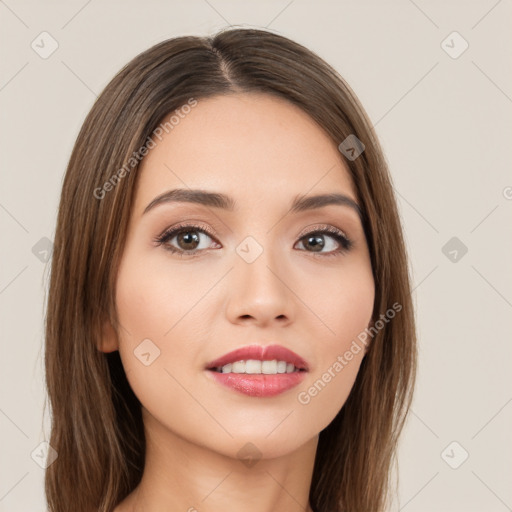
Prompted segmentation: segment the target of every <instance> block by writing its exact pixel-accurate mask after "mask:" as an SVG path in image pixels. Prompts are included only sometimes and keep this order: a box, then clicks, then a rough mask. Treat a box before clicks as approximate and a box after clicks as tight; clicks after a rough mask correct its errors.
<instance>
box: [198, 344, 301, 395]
mask: <svg viewBox="0 0 512 512" xmlns="http://www.w3.org/2000/svg"><path fill="white" fill-rule="evenodd" d="M206 369H207V370H208V371H209V372H208V373H209V375H211V377H212V378H213V379H214V380H215V381H216V382H218V383H220V384H223V385H224V386H227V387H230V388H232V389H234V390H235V391H238V392H240V393H243V394H245V395H248V396H254V397H271V396H276V395H278V394H280V393H283V392H284V391H287V390H289V389H291V388H293V387H295V386H297V385H298V384H299V383H300V382H301V381H302V380H303V379H304V378H305V375H306V372H307V371H308V370H309V367H308V364H307V362H306V361H305V360H304V359H303V358H302V357H300V356H299V355H297V354H296V353H295V352H292V351H291V350H289V349H287V348H285V347H282V346H280V345H268V346H261V345H250V346H248V347H242V348H239V349H236V350H233V351H232V352H229V353H228V354H225V355H223V356H221V357H219V358H218V359H216V360H214V361H211V362H210V363H208V364H207V365H206Z"/></svg>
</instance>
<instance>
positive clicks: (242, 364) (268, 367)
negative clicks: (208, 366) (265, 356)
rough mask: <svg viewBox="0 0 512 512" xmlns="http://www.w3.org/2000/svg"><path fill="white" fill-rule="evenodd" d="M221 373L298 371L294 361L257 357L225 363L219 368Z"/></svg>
mask: <svg viewBox="0 0 512 512" xmlns="http://www.w3.org/2000/svg"><path fill="white" fill-rule="evenodd" d="M217 371H220V372H221V373H248V374H264V375H276V374H278V373H293V372H294V371H298V370H297V369H296V368H295V366H294V365H293V364H292V363H287V362H286V361H277V360H275V359H274V360H273V361H259V360H257V359H248V360H247V361H235V362H234V363H228V364H225V365H224V366H223V367H222V368H217Z"/></svg>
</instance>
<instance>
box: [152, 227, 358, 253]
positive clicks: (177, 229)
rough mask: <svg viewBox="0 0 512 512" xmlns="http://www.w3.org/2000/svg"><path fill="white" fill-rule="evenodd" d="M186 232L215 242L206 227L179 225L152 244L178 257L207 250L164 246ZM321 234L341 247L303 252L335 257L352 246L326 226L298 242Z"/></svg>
mask: <svg viewBox="0 0 512 512" xmlns="http://www.w3.org/2000/svg"><path fill="white" fill-rule="evenodd" d="M187 231H198V232H200V233H204V234H205V235H208V236H209V237H210V238H212V239H213V240H215V236H214V234H213V233H212V231H211V230H210V229H208V228H206V227H202V226H198V225H195V224H180V225H178V226H175V227H173V228H170V229H168V230H166V231H164V232H163V233H162V234H161V235H159V236H157V237H156V238H155V239H154V242H155V244H156V246H157V247H158V246H161V245H164V244H165V246H164V249H165V250H167V251H170V252H171V253H173V254H176V255H178V256H180V257H187V258H193V257H195V256H198V255H199V254H200V253H201V252H202V251H205V250H207V249H199V250H195V251H196V252H191V251H183V250H182V249H177V248H176V247H173V246H172V245H167V244H166V242H168V241H169V240H172V239H173V238H174V237H175V236H176V235H179V234H180V233H182V232H187ZM323 234H328V235H329V236H331V237H332V238H334V239H335V240H336V241H337V242H338V243H339V244H340V246H341V247H340V248H338V249H335V250H333V251H330V252H327V253H315V252H311V251H304V252H310V253H311V254H312V255H313V256H315V257H318V256H319V257H335V256H340V255H342V254H344V253H345V252H348V251H349V250H350V249H351V248H352V246H353V242H352V240H350V239H349V238H348V237H347V235H345V233H343V231H341V230H339V229H338V228H335V227H332V226H327V227H324V228H319V229H314V230H312V231H309V232H307V233H305V234H303V235H302V236H301V237H300V238H299V241H301V240H303V239H305V238H307V237H308V236H312V235H323ZM215 241H216V240H215ZM217 243H218V242H217Z"/></svg>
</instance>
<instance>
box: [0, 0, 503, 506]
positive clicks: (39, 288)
mask: <svg viewBox="0 0 512 512" xmlns="http://www.w3.org/2000/svg"><path fill="white" fill-rule="evenodd" d="M511 19H512V5H511V2H510V0H503V1H496V0H479V1H471V2H469V1H465V2H463V1H458V2H455V1H449V2H446V1H440V0H437V1H426V0H415V1H412V0H393V1H385V2H384V1H380V2H379V1H373V2H368V1H366V2H357V1H342V2H335V1H326V0H324V1H314V2H313V1H305V0H292V1H290V0H279V1H274V2H271V1H268V0H265V1H261V0H260V1H247V2H235V1H234V0H208V1H206V0H193V1H190V2H186V3H185V2H177V1H171V2H164V1H157V0H153V1H147V2H137V1H136V0H123V1H99V0H89V1H85V0H71V1H66V2H64V1H61V2H57V1H44V2H41V1H35V0H34V1H28V0H25V1H23V0H19V1H15V0H5V1H2V0H0V20H1V21H0V24H1V31H0V43H1V46H0V47H1V52H2V54H1V75H0V105H1V109H2V117H1V136H0V144H1V146H0V149H1V159H2V173H1V180H2V181H1V188H0V223H1V229H2V236H1V240H2V246H3V247H2V259H1V270H0V304H1V320H2V324H1V332H2V345H1V346H2V352H1V358H0V379H1V396H0V433H1V434H0V446H1V453H2V455H1V462H0V465H1V467H0V511H9V512H15V511H20V512H21V511H23V512H26V511H39V510H40V511H43V510H45V505H44V497H43V475H44V471H43V469H42V468H41V467H39V465H38V464H36V462H35V461H34V460H33V458H31V454H34V453H35V454H37V453H38V452H37V450H38V446H39V444H40V443H41V442H42V441H43V440H44V439H45V433H44V431H45V428H46V430H47V426H48V424H47V422H46V426H45V425H44V422H43V417H42V411H43V405H44V398H45V392H44V380H43V371H42V357H43V341H44V340H43V332H44V331H43V321H44V301H45V289H46V279H47V274H48V266H49V262H45V261H44V260H45V257H46V254H47V252H45V251H47V249H48V248H49V247H51V240H53V234H54V229H55V218H56V209H57V206H58V201H59V195H60V187H61V183H62V178H63V175H64V171H65V168H66V165H67V161H68V159H69V156H70V152H71V149H72V146H73V144H74V141H75V138H76V136H77V134H78V130H79V129H80V126H81V124H82V122H83V120H84V117H85V115H86V113H87V112H88V110H89V109H90V107H91V106H92V103H93V101H94V100H95V97H96V96H97V95H98V94H99V93H100V92H101V90H102V89H103V88H104V87H105V85H106V84H107V83H108V82H109V81H110V79H111V78H112V77H113V76H114V74H115V73H116V72H117V71H118V70H119V69H120V68H121V67H122V66H123V65H124V64H125V63H126V62H128V61H129V60H130V59H132V58H133V57H134V56H135V55H136V54H138V53H139V52H141V51H143V50H145V49H147V48H148V47H150V46H152V45H153V44H155V43H158V42H160V41H162V40H164V39H167V38H170V37H175V36H179V35H206V34H211V33H213V32H215V31H217V30H218V29H220V28H222V27H225V26H226V25H230V24H231V25H240V26H245V27H249V26H252V27H260V28H263V27H267V28H268V29H270V30H272V31H275V32H277V33H280V34H282V35H285V36H288V37H290V38H292V39H294V40H296V41H298V42H300V43H302V44H304V45H306V46H307V47H308V48H310V49H312V50H313V51H315V52H317V53H318V54H319V55H320V56H321V57H323V58H324V59H325V60H327V61H328V62H329V63H330V64H332V65H333V66H334V67H335V68H336V69H337V70H338V71H339V72H340V74H341V75H342V76H343V77H344V78H345V79H346V80H347V81H348V83H349V84H350V85H351V87H352V88H353V89H354V90H355V92H356V94H357V95H358V96H359V98H360V99H361V101H362V103H363V105H364V107H365V108H366V110H367V112H368V114H369V116H370V118H371V120H372V122H373V123H374V125H375V126H376V130H377V134H378V135H379V137H380V139H381V141H382V144H383V147H384V151H385V154H386V157H387V159H388V162H389V165H390V169H391V174H392V177H393V180H394V185H395V189H396V193H397V199H398V202H399V207H400V211H401V215H402V218H403V224H404V229H405V234H406V239H407V244H408V249H409V253H410V260H411V272H412V276H413V281H414V291H413V294H414V301H415V304H416V307H417V310H416V314H417V320H418V333H419V342H420V372H419V381H418V387H417V392H416V395H415V400H414V404H413V408H412V409H413V410H412V412H411V415H410V418H409V421H408V423H407V425H406V428H405V431H404V434H403V438H402V442H401V445H400V452H399V495H398V498H399V499H398V501H397V502H396V503H395V504H394V505H393V509H392V510H405V511H406V512H426V511H454V512H455V511H464V512H468V511H485V512H494V511H495V512H502V511H505V510H512V486H511V485H510V483H511V482H512V435H511V433H512V385H511V384H512V372H510V366H511V363H512V357H511V356H512V347H511V341H512V336H511V334H512V328H511V318H512V315H511V313H512V270H511V263H512V258H511V255H512V222H511V220H512V172H511V160H512V159H511V149H510V147H511V143H510V141H511V140H512V116H511V114H512V99H511V97H512V72H511V65H510V55H511V51H512V32H511V30H510V20H511ZM43 31H46V32H48V33H49V34H50V35H51V38H53V39H54V40H55V41H56V42H57V44H58V48H57V50H56V51H55V52H54V53H53V54H52V55H50V56H49V57H48V58H42V57H41V56H40V54H39V53H37V52H36V51H35V50H34V49H33V48H32V46H31V45H32V42H33V41H35V42H34V46H35V45H39V48H40V50H39V51H42V47H43V46H44V48H46V51H47V50H48V49H51V46H50V45H51V40H50V39H49V38H48V36H40V34H41V32H43ZM454 31H456V32H458V33H459V34H460V36H458V35H456V34H455V35H454V34H452V33H453V32H454ZM41 38H46V39H44V42H41ZM443 41H445V42H444V43H443ZM464 41H466V42H467V44H468V45H469V47H468V48H467V49H466V51H464V52H463V53H462V54H461V55H458V53H460V51H461V50H462V49H463V48H464V46H465V42H464ZM449 53H451V56H450V55H449ZM454 56H456V57H457V58H454ZM76 236H80V232H79V230H77V233H76ZM453 237H455V240H452V238H453ZM46 239H47V240H46ZM450 240H451V241H450ZM446 244H448V245H446ZM464 247H465V248H466V249H467V252H466V253H465V250H466V249H464ZM453 442H455V444H452V443H453ZM466 454H468V457H467V459H466V460H464V458H465V457H466ZM36 458H37V457H36V456H34V459H36ZM452 466H453V467H452ZM455 466H458V467H457V469H454V467H455Z"/></svg>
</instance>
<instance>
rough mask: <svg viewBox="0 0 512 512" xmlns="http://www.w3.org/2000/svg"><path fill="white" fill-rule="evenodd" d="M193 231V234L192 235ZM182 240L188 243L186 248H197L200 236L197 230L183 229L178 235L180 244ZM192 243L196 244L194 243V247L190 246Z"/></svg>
mask: <svg viewBox="0 0 512 512" xmlns="http://www.w3.org/2000/svg"><path fill="white" fill-rule="evenodd" d="M191 233H193V234H192V235H191ZM180 242H185V244H186V245H185V247H184V249H195V248H196V247H197V245H199V236H198V235H197V232H195V231H183V232H182V233H180V234H179V235H178V244H180ZM191 243H192V244H196V245H194V247H190V245H189V244H191Z"/></svg>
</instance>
